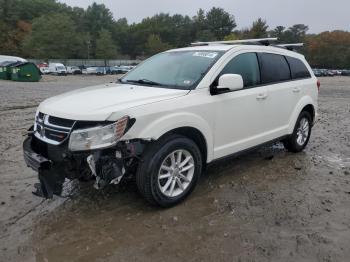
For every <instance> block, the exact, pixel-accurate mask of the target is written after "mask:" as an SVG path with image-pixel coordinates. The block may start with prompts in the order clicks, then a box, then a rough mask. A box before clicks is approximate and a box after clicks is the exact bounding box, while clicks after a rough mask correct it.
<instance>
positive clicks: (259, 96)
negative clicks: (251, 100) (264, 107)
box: [256, 94, 267, 100]
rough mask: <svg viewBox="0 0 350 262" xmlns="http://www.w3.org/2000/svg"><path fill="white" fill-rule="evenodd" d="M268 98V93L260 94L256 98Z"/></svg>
mask: <svg viewBox="0 0 350 262" xmlns="http://www.w3.org/2000/svg"><path fill="white" fill-rule="evenodd" d="M266 98H267V94H259V95H258V96H257V97H256V99H257V100H265V99H266Z"/></svg>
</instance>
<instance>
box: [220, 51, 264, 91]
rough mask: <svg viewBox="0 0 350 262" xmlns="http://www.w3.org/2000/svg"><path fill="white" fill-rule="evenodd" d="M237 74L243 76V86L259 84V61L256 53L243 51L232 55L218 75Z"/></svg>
mask: <svg viewBox="0 0 350 262" xmlns="http://www.w3.org/2000/svg"><path fill="white" fill-rule="evenodd" d="M224 74H238V75H241V76H242V78H243V83H244V87H245V88H250V87H253V86H256V85H259V84H260V71H259V63H258V58H257V56H256V53H245V54H241V55H238V56H236V57H234V58H233V59H232V60H231V61H230V62H228V64H227V65H226V66H225V67H224V69H223V70H222V72H221V74H220V75H224Z"/></svg>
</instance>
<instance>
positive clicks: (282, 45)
mask: <svg viewBox="0 0 350 262" xmlns="http://www.w3.org/2000/svg"><path fill="white" fill-rule="evenodd" d="M274 46H275V47H280V48H285V49H287V50H290V51H294V50H295V49H296V48H298V47H303V46H304V43H295V44H279V45H274Z"/></svg>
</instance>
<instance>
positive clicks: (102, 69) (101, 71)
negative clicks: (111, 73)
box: [96, 66, 107, 75]
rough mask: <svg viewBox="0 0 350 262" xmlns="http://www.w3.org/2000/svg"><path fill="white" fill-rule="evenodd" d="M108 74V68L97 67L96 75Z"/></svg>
mask: <svg viewBox="0 0 350 262" xmlns="http://www.w3.org/2000/svg"><path fill="white" fill-rule="evenodd" d="M106 74H107V70H106V67H104V66H99V67H96V75H106Z"/></svg>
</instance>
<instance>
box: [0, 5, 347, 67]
mask: <svg viewBox="0 0 350 262" xmlns="http://www.w3.org/2000/svg"><path fill="white" fill-rule="evenodd" d="M308 29H309V28H308V26H307V25H304V24H296V25H293V26H291V27H288V28H286V27H284V26H277V27H276V28H270V27H269V26H268V24H267V22H266V21H265V20H263V19H261V18H259V19H257V20H256V21H253V22H252V24H251V26H250V27H248V28H243V29H240V30H238V29H237V24H236V20H235V17H234V16H233V15H232V14H230V13H228V12H226V11H225V10H224V9H222V8H217V7H213V8H212V9H210V10H208V11H204V10H203V9H199V10H198V12H197V14H196V15H195V16H194V17H189V16H184V15H180V14H175V15H169V14H164V13H160V14H157V15H154V16H152V17H147V18H145V19H143V20H142V21H141V22H140V23H128V21H127V19H126V18H121V19H117V20H116V19H114V18H113V15H112V13H111V11H110V10H109V9H108V8H107V7H106V6H105V5H103V4H96V3H93V4H92V5H90V6H89V7H88V8H86V9H84V8H79V7H70V6H68V5H66V4H63V3H59V2H57V1H56V0H0V53H1V54H8V55H17V56H23V57H28V58H39V59H50V58H60V59H67V58H77V59H86V58H90V59H92V58H97V59H115V58H127V57H128V58H141V59H142V58H145V57H149V56H151V55H153V54H155V53H158V52H161V51H164V50H167V49H170V48H176V47H183V46H188V45H189V44H190V43H191V42H195V41H216V40H235V39H247V38H261V37H278V38H279V41H280V42H283V43H296V42H304V43H305V44H306V45H305V47H304V48H303V49H302V50H300V51H301V52H302V53H303V54H305V56H306V57H307V59H308V60H309V62H310V63H311V64H312V65H313V66H316V67H327V68H350V33H349V32H347V31H340V30H339V31H333V32H323V33H320V34H308V33H307V32H308Z"/></svg>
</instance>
